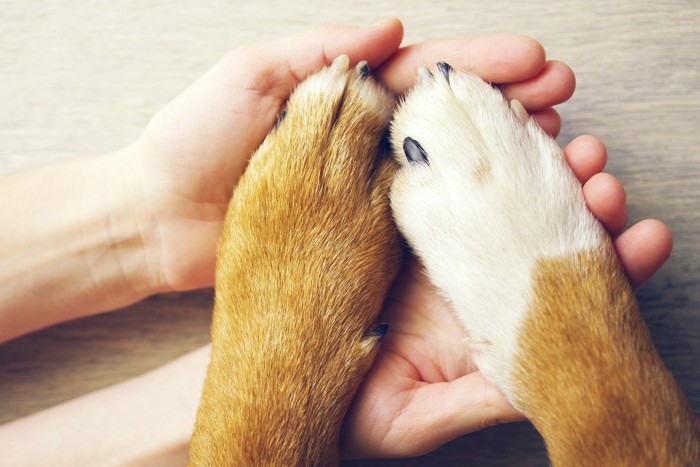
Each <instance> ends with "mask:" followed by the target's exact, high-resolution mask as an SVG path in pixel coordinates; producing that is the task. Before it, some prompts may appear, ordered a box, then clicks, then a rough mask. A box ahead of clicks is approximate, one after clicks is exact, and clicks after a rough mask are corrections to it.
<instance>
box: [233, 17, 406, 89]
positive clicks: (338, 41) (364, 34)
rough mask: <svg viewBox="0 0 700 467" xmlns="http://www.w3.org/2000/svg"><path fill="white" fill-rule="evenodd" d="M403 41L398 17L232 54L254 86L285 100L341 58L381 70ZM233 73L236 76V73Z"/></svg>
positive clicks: (317, 31)
mask: <svg viewBox="0 0 700 467" xmlns="http://www.w3.org/2000/svg"><path fill="white" fill-rule="evenodd" d="M402 39H403V24H402V23H401V21H400V20H399V19H397V18H388V19H384V20H382V21H379V22H377V23H374V24H372V25H370V26H366V27H359V26H341V25H328V26H322V27H319V28H316V29H312V30H310V31H306V32H302V33H299V34H296V35H294V36H292V37H288V38H284V39H279V40H275V41H272V42H267V43H263V44H258V45H250V46H247V47H242V48H239V49H237V50H236V51H234V52H233V53H234V55H236V59H235V60H233V62H235V63H236V64H237V66H238V71H239V72H240V71H244V72H245V74H246V76H249V77H256V78H257V82H256V83H251V84H253V85H254V86H255V87H257V88H258V89H259V88H260V87H261V86H262V87H264V86H265V85H266V84H267V85H269V87H270V88H269V89H266V91H267V92H266V93H265V94H267V95H273V96H274V97H277V98H278V99H280V100H284V99H286V98H287V97H288V96H289V94H291V92H292V91H293V90H294V87H295V86H296V85H297V84H299V83H300V82H301V81H303V80H304V79H306V78H307V77H308V76H309V75H310V74H312V73H313V72H315V71H317V70H319V69H321V68H323V67H324V66H326V65H330V64H331V63H332V62H333V60H334V59H335V58H337V57H338V56H339V55H347V56H348V57H349V58H350V65H351V66H352V65H353V64H355V63H357V62H359V61H360V60H366V61H367V63H368V65H369V67H370V68H371V69H373V68H378V67H379V66H380V65H381V64H382V63H384V62H385V61H386V60H387V59H388V58H389V57H391V56H392V55H393V54H394V53H395V52H396V51H397V50H398V48H399V45H400V44H401V40H402ZM241 66H243V68H242V69H241V68H240V67H241ZM232 71H234V74H233V76H235V75H236V74H237V73H235V71H236V70H232ZM260 77H266V78H265V79H259V78H260ZM272 88H274V89H272Z"/></svg>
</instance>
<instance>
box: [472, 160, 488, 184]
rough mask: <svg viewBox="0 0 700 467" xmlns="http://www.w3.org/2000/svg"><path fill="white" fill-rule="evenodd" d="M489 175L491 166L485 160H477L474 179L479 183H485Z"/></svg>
mask: <svg viewBox="0 0 700 467" xmlns="http://www.w3.org/2000/svg"><path fill="white" fill-rule="evenodd" d="M490 175H491V164H489V161H487V160H486V159H479V160H478V161H477V163H476V165H475V166H474V178H475V179H476V181H477V182H479V183H484V182H486V181H487V180H488V179H489V177H490Z"/></svg>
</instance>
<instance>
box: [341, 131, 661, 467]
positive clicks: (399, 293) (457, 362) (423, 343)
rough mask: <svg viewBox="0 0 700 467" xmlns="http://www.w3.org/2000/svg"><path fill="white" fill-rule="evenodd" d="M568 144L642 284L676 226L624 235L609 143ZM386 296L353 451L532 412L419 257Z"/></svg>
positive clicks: (383, 448) (381, 449)
mask: <svg viewBox="0 0 700 467" xmlns="http://www.w3.org/2000/svg"><path fill="white" fill-rule="evenodd" d="M564 153H565V155H566V158H567V160H568V162H569V165H570V166H571V168H572V169H573V170H574V172H575V174H576V175H577V177H578V178H579V180H580V181H581V183H582V184H583V192H584V196H585V197H586V201H587V203H588V206H589V209H590V210H591V211H592V212H593V213H594V214H595V216H596V217H597V218H598V219H599V220H600V221H601V222H602V223H603V225H604V226H605V227H606V228H607V229H608V231H609V233H610V234H611V235H612V236H613V238H615V248H616V250H617V252H618V255H619V257H620V259H621V261H622V264H623V266H624V268H625V271H626V272H627V275H628V277H629V278H630V281H631V283H632V285H633V286H634V287H635V288H638V287H639V286H640V285H641V284H642V283H643V282H644V281H646V280H647V279H648V278H649V277H650V276H651V275H652V274H653V273H654V272H656V270H658V268H659V267H661V265H662V264H663V262H664V261H665V260H666V258H667V257H668V255H669V253H670V250H671V245H672V240H671V236H670V233H669V231H668V229H666V227H665V226H664V225H663V224H661V223H660V222H658V221H654V220H646V221H642V222H639V223H638V224H636V225H634V226H633V227H631V228H630V229H628V230H627V231H626V232H624V233H622V234H621V232H622V230H623V229H624V226H625V223H626V222H627V211H626V207H625V194H624V190H623V189H622V186H621V185H620V183H619V182H618V181H617V180H616V179H615V178H614V177H611V176H609V175H607V174H603V173H600V171H601V170H602V168H603V166H604V165H605V161H606V150H605V147H604V146H603V144H602V143H601V142H600V141H599V140H597V139H596V138H593V137H590V136H582V137H579V138H577V139H575V140H574V141H572V143H571V144H569V145H568V146H567V147H566V148H565V149H564ZM387 303H388V305H387V307H386V308H385V311H384V313H383V315H382V316H381V317H380V319H381V320H382V321H384V322H387V323H389V332H388V333H387V335H386V337H385V338H384V341H383V342H382V347H381V350H380V352H379V355H378V356H377V359H376V361H375V363H374V366H373V367H372V369H371V370H370V372H369V373H368V374H367V376H366V379H365V382H364V384H363V386H361V388H360V390H359V391H358V394H357V396H356V397H355V401H354V403H353V405H352V407H351V409H350V412H349V413H348V416H347V418H346V425H345V433H344V437H343V441H344V443H345V444H344V453H345V455H346V456H347V457H357V458H367V457H405V456H416V455H421V454H424V453H426V452H429V451H431V450H433V449H435V448H437V447H439V446H440V445H442V444H444V443H446V442H448V441H450V440H452V439H454V438H456V437H458V436H461V435H464V434H466V433H469V432H472V431H477V430H480V429H483V428H486V427H488V426H492V425H496V424H499V423H503V422H509V421H515V420H520V419H522V418H523V417H522V415H521V414H520V413H518V412H517V411H516V410H515V409H514V408H513V407H512V406H511V405H510V404H509V403H508V402H507V401H506V400H505V398H504V397H503V395H502V394H501V393H500V392H499V391H498V390H497V389H496V388H495V387H493V386H492V385H491V384H490V383H489V382H488V381H487V380H486V379H485V378H484V377H483V376H482V374H481V373H480V372H479V371H478V369H477V368H476V367H475V365H474V363H473V362H472V359H471V355H470V350H469V346H468V345H467V343H466V337H467V336H466V334H465V332H464V330H463V328H462V326H461V324H460V323H459V322H458V321H457V319H456V318H455V317H454V315H453V312H452V310H451V309H450V308H449V306H448V305H447V303H446V302H445V301H444V300H443V299H442V297H441V296H440V295H439V294H438V293H437V292H436V291H435V290H434V289H433V287H432V286H431V285H430V283H429V281H428V279H427V277H426V276H425V274H424V272H423V270H422V267H421V265H420V264H419V263H418V261H417V260H416V259H415V258H413V257H410V258H409V259H408V260H407V261H406V264H405V267H404V268H403V270H402V274H401V276H400V277H399V279H398V280H397V283H396V284H395V286H394V290H393V293H392V295H391V296H390V298H389V300H388V302H387Z"/></svg>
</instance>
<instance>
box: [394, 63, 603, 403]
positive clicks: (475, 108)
mask: <svg viewBox="0 0 700 467" xmlns="http://www.w3.org/2000/svg"><path fill="white" fill-rule="evenodd" d="M420 76H421V80H420V82H419V83H418V84H417V85H416V86H415V87H414V89H413V90H412V91H411V92H410V93H409V94H408V96H407V97H406V99H405V100H404V102H403V103H402V104H401V106H400V108H399V110H398V111H397V112H396V113H395V116H394V121H393V123H392V144H393V146H394V148H395V156H396V159H397V161H398V162H399V163H400V164H401V169H400V170H399V172H398V174H397V175H396V178H395V180H394V183H393V186H392V190H391V203H392V208H393V210H394V216H395V218H396V221H397V223H398V225H399V228H400V229H401V231H402V232H403V234H404V236H405V237H406V239H407V240H408V242H409V244H410V245H411V246H412V248H413V249H414V250H415V252H416V253H417V255H418V256H419V257H420V258H421V259H422V261H423V264H424V265H425V268H426V270H427V273H428V275H429V277H430V279H431V281H432V282H433V283H434V284H435V285H436V286H437V288H438V289H439V290H441V292H442V293H443V294H444V296H445V298H446V299H447V300H448V301H449V302H450V303H451V305H452V306H453V307H454V309H455V310H456V312H457V315H458V317H459V318H460V321H461V322H462V324H463V325H464V326H465V328H466V330H467V331H468V333H469V340H470V344H471V345H472V348H473V349H474V351H475V362H476V364H477V366H478V367H479V368H480V369H481V371H482V372H483V373H484V375H485V376H486V377H487V378H488V379H489V380H490V381H492V382H493V383H495V384H496V385H497V386H498V387H499V388H500V389H501V390H502V391H503V392H504V393H505V394H506V396H509V398H510V399H511V401H512V398H511V397H510V395H511V391H510V390H509V388H510V382H509V379H510V375H511V369H512V368H511V366H512V361H513V354H514V352H515V351H516V349H515V346H516V343H517V336H518V331H519V328H520V325H521V323H522V321H523V318H524V314H525V312H526V310H527V307H528V303H529V302H530V299H531V297H530V293H531V277H532V274H533V267H534V265H535V262H536V261H537V260H538V259H540V258H553V257H562V256H565V255H567V254H570V253H572V252H577V251H582V250H591V249H593V248H596V247H602V245H603V242H604V238H605V233H604V231H603V229H602V227H601V226H600V224H599V223H598V222H597V221H596V220H595V219H594V218H593V217H592V215H591V214H590V212H589V211H588V209H587V208H586V205H585V202H584V199H583V195H582V193H581V187H580V184H579V182H578V181H577V180H576V178H575V176H574V175H573V173H572V172H571V170H570V169H569V167H568V166H567V164H566V162H565V160H564V157H563V154H562V151H561V149H560V148H559V147H558V146H557V144H556V143H555V142H554V141H553V140H552V139H551V138H550V137H549V136H548V135H546V134H545V133H544V132H543V131H542V130H541V128H540V127H539V126H538V125H537V124H536V123H535V122H534V121H533V120H532V119H528V118H527V115H526V114H525V113H524V112H523V109H522V106H520V105H519V103H514V104H513V108H512V109H511V107H510V106H509V105H508V103H507V102H505V101H504V99H503V97H502V96H501V94H500V92H499V91H498V90H496V89H495V88H492V87H491V86H490V85H488V84H486V83H484V82H483V81H482V80H481V79H480V78H478V77H476V76H474V75H471V74H465V73H459V72H455V71H451V72H450V73H449V81H448V80H447V79H446V78H445V76H444V75H443V74H442V73H440V72H436V73H435V76H432V75H431V74H430V73H427V72H426V71H425V70H423V71H421V73H420ZM406 137H411V138H413V139H415V140H416V141H418V142H419V143H420V144H421V146H422V147H423V149H425V152H426V153H427V156H428V160H429V165H426V164H422V163H409V162H408V160H407V158H406V156H405V155H404V152H403V149H402V145H403V142H404V139H405V138H406Z"/></svg>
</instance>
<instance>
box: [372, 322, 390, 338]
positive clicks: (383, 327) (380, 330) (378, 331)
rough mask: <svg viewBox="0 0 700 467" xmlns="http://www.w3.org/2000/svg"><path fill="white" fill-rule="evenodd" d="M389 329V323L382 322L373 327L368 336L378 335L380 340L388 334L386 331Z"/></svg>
mask: <svg viewBox="0 0 700 467" xmlns="http://www.w3.org/2000/svg"><path fill="white" fill-rule="evenodd" d="M388 331H389V325H388V324H386V323H384V324H380V325H379V326H377V327H376V328H374V329H372V330H371V331H370V332H369V333H368V334H367V336H368V337H378V338H379V340H381V339H383V338H384V336H386V333H387V332H388Z"/></svg>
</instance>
